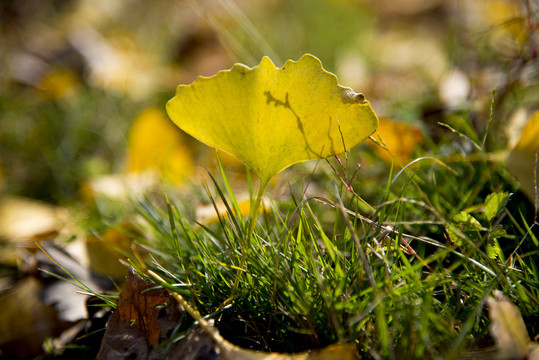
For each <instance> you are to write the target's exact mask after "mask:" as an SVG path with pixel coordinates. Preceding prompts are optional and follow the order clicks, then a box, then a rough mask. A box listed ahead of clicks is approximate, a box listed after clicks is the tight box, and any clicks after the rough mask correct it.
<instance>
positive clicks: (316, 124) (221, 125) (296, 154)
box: [167, 54, 378, 184]
mask: <svg viewBox="0 0 539 360" xmlns="http://www.w3.org/2000/svg"><path fill="white" fill-rule="evenodd" d="M167 112H168V114H169V116H170V118H171V119H172V120H173V121H174V122H175V123H176V125H178V126H179V127H180V128H181V129H182V130H184V131H185V132H187V133H188V134H190V135H192V136H193V137H195V138H197V139H198V140H200V141H202V142H203V143H205V144H207V145H209V146H212V147H215V148H217V149H220V150H224V151H226V152H228V153H230V154H232V155H234V156H235V157H237V158H238V159H240V160H241V161H243V162H244V163H245V164H246V165H247V166H249V167H250V168H251V169H252V170H253V171H255V172H256V173H257V174H258V176H259V177H260V178H261V181H262V183H263V184H266V183H267V182H268V181H269V179H270V178H271V177H272V176H273V175H275V174H277V173H278V172H280V171H282V170H284V169H285V168H287V167H288V166H290V165H292V164H295V163H298V162H301V161H305V160H311V159H320V158H325V157H328V156H331V155H335V154H338V153H342V152H344V151H346V150H348V149H350V148H352V147H353V146H355V145H357V144H358V143H359V142H361V141H363V140H364V139H365V138H367V137H368V136H369V135H371V134H372V133H373V132H374V130H376V127H377V125H378V119H377V117H376V114H375V113H374V111H373V110H372V108H371V106H370V104H369V102H368V101H366V100H365V98H364V96H363V95H362V94H358V93H355V92H353V91H352V90H351V89H350V88H345V87H342V86H340V85H339V84H338V83H337V78H336V76H335V75H333V74H331V73H329V72H327V71H325V70H324V69H323V68H322V64H321V63H320V60H318V59H317V58H316V57H314V56H312V55H309V54H307V55H304V56H303V57H302V58H301V59H300V60H299V61H291V60H289V61H287V62H286V63H285V65H284V66H283V67H281V68H277V67H275V65H274V64H273V63H272V62H271V60H270V59H269V58H268V57H264V58H262V61H261V62H260V64H259V65H258V66H256V67H254V68H249V67H247V66H245V65H242V64H236V65H235V66H234V67H233V68H232V69H230V70H226V71H220V72H218V73H217V74H216V75H214V76H212V77H208V78H206V77H199V78H198V79H197V80H195V81H194V82H193V83H191V84H190V85H180V86H178V88H177V91H176V96H175V97H174V98H172V99H171V100H170V101H169V102H168V103H167Z"/></svg>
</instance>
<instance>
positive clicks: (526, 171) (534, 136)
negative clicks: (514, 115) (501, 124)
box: [505, 111, 539, 201]
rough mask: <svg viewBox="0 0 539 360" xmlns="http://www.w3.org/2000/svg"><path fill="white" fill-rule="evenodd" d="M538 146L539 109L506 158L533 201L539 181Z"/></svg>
mask: <svg viewBox="0 0 539 360" xmlns="http://www.w3.org/2000/svg"><path fill="white" fill-rule="evenodd" d="M513 136H514V135H513ZM538 148H539V111H536V112H535V113H534V114H533V115H532V116H531V117H530V118H529V120H528V122H527V123H526V126H525V127H524V128H523V129H522V132H521V133H520V136H519V137H518V142H517V143H516V145H515V146H514V147H513V148H512V149H510V151H509V154H508V155H507V157H506V159H505V164H506V165H507V168H508V169H509V171H510V172H511V173H512V174H513V175H514V176H515V177H516V178H517V179H518V180H519V181H520V184H521V187H522V190H523V191H524V193H525V194H526V195H527V196H528V198H529V199H531V200H532V201H534V200H535V184H536V183H539V182H538V178H537V175H538V174H539V173H537V174H536V173H535V161H536V159H535V157H536V153H537V150H538Z"/></svg>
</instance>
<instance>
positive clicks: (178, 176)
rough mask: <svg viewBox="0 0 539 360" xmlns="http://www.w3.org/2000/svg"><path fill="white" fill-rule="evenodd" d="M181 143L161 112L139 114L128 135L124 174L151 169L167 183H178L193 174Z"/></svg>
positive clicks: (189, 159) (188, 152) (147, 110)
mask: <svg viewBox="0 0 539 360" xmlns="http://www.w3.org/2000/svg"><path fill="white" fill-rule="evenodd" d="M184 140H185V139H183V136H182V134H181V132H180V131H179V130H178V128H176V127H175V126H174V125H172V124H171V123H170V121H169V120H168V118H167V116H166V114H165V113H164V112H163V111H161V110H159V109H157V108H149V109H146V110H144V111H142V112H141V113H140V114H139V115H138V116H137V117H136V118H135V119H134V121H133V126H132V127H131V130H130V132H129V137H128V164H127V169H128V171H131V172H140V171H145V170H150V169H153V170H156V171H158V172H160V173H161V174H162V175H163V176H164V177H165V178H167V179H168V180H171V181H174V182H181V181H182V180H184V178H185V176H189V175H191V173H192V171H193V155H192V153H191V151H190V149H189V147H188V146H187V145H186V144H185V141H184Z"/></svg>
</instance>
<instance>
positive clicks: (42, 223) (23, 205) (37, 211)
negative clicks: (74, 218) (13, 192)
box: [0, 196, 66, 247]
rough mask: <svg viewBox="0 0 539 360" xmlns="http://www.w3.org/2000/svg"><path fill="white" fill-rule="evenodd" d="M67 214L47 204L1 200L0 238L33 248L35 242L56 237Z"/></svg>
mask: <svg viewBox="0 0 539 360" xmlns="http://www.w3.org/2000/svg"><path fill="white" fill-rule="evenodd" d="M65 215H66V214H65V212H64V211H63V210H62V209H59V208H56V207H54V206H52V205H49V204H47V203H44V202H41V201H38V200H33V199H28V198H23V197H14V196H13V197H5V198H2V199H0V238H4V239H8V240H11V241H14V242H18V243H19V244H21V242H23V243H24V244H25V245H27V246H30V247H33V246H34V241H36V240H40V239H44V238H51V237H54V236H56V235H57V234H58V233H59V232H60V230H61V229H62V227H63V226H64V223H65Z"/></svg>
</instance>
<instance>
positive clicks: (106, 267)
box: [86, 223, 142, 278]
mask: <svg viewBox="0 0 539 360" xmlns="http://www.w3.org/2000/svg"><path fill="white" fill-rule="evenodd" d="M134 232H135V230H134V229H133V228H132V226H131V225H130V224H128V223H125V224H120V225H118V226H116V227H110V228H108V229H107V230H105V231H104V232H103V233H102V234H101V235H99V236H93V235H89V236H88V237H87V238H86V251H87V254H88V260H89V263H90V269H92V271H93V272H95V273H97V274H99V275H103V276H110V277H114V278H123V277H124V276H125V275H126V274H127V267H126V266H124V265H123V264H122V263H120V259H121V260H126V254H132V253H133V246H134V244H133V240H132V239H131V237H130V233H134ZM137 251H138V252H140V253H142V249H141V248H140V247H137Z"/></svg>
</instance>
